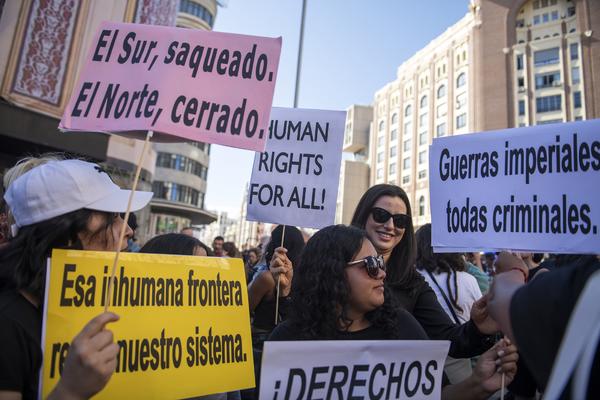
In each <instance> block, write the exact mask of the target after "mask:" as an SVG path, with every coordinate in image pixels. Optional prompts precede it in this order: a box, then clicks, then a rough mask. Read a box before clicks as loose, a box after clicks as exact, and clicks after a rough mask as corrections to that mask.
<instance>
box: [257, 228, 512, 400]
mask: <svg viewBox="0 0 600 400" xmlns="http://www.w3.org/2000/svg"><path fill="white" fill-rule="evenodd" d="M385 280H386V268H385V263H384V261H383V257H381V256H380V255H378V254H377V251H376V249H375V247H374V246H373V244H371V242H370V241H369V239H368V237H367V234H366V232H365V231H363V230H362V229H358V228H356V227H352V226H344V225H335V226H329V227H326V228H323V229H321V230H320V231H319V232H317V233H316V234H315V235H314V236H313V237H312V238H311V239H310V240H309V241H308V243H307V244H306V247H305V250H304V253H303V256H302V260H301V261H300V264H299V265H298V266H297V268H296V269H295V272H294V279H293V281H292V293H293V297H292V304H291V309H290V317H289V319H287V320H286V321H284V322H282V323H281V324H279V325H278V326H277V327H276V328H275V330H274V331H273V332H272V334H271V336H270V337H269V340H277V341H294V340H389V339H394V340H398V339H400V340H427V335H426V334H425V332H424V331H423V328H422V327H421V326H420V325H419V323H418V322H417V321H416V320H415V319H414V318H413V317H412V316H411V315H410V314H409V313H408V312H407V311H405V310H404V309H402V308H401V307H399V306H398V305H397V304H395V297H394V296H393V295H390V293H388V289H387V286H386V284H385ZM499 354H501V356H499ZM516 359H517V354H516V349H515V347H514V346H512V345H510V344H506V343H505V342H504V341H502V342H499V343H498V345H497V346H496V347H495V348H494V349H492V350H489V351H487V352H486V353H485V354H484V355H483V356H482V357H481V358H480V360H479V362H478V364H477V366H476V368H475V372H474V373H473V374H472V375H471V376H470V377H469V378H467V379H466V380H464V381H463V382H460V383H458V384H456V385H448V386H446V387H445V388H444V389H443V392H442V398H444V399H458V398H460V399H483V398H487V397H488V396H489V395H490V394H491V393H493V392H495V391H496V390H498V389H499V388H500V385H501V373H500V372H504V373H506V376H505V378H506V382H510V381H511V380H512V377H513V376H514V373H515V369H516ZM499 366H500V368H498V367H499Z"/></svg>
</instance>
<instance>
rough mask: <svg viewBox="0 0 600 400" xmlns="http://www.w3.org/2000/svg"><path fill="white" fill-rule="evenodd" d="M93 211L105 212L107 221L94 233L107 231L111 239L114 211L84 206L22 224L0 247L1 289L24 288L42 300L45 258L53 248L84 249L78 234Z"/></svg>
mask: <svg viewBox="0 0 600 400" xmlns="http://www.w3.org/2000/svg"><path fill="white" fill-rule="evenodd" d="M93 213H98V214H101V215H104V217H105V222H104V226H102V227H100V228H99V229H98V230H97V231H96V232H92V237H93V236H96V235H100V234H102V233H104V235H105V236H104V240H105V241H106V243H108V234H111V235H112V232H110V227H111V226H112V224H113V220H114V218H111V216H112V215H113V214H111V213H105V212H99V211H92V210H86V209H81V210H77V211H72V212H70V213H67V214H64V215H59V216H57V217H54V218H51V219H49V220H46V221H42V222H38V223H36V224H33V225H29V226H24V227H22V228H20V229H19V233H18V234H17V236H15V237H14V238H12V239H11V240H10V241H9V242H8V244H7V245H6V246H5V247H3V248H2V249H1V250H0V289H2V290H4V289H16V290H25V291H26V292H28V293H30V294H32V295H33V296H35V297H36V299H37V300H39V301H40V302H43V301H44V286H45V283H46V260H47V258H48V257H50V255H51V253H52V249H66V248H70V249H79V250H80V249H82V248H83V247H82V245H81V241H80V239H79V237H78V234H79V233H81V232H85V231H86V230H87V224H88V221H89V219H90V217H91V216H92V214H93Z"/></svg>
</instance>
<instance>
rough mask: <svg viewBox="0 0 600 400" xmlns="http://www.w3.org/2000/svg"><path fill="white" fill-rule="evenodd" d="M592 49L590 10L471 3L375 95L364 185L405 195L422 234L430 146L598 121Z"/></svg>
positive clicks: (599, 57) (538, 2) (489, 0)
mask: <svg viewBox="0 0 600 400" xmlns="http://www.w3.org/2000/svg"><path fill="white" fill-rule="evenodd" d="M598 39H600V2H598V1H593V0H527V1H525V0H523V1H517V0H504V1H503V0H476V1H472V2H471V4H470V5H469V11H468V13H467V14H466V15H465V16H464V17H463V18H462V19H461V20H460V21H458V22H457V23H456V24H454V25H453V26H451V27H450V28H448V29H447V30H446V31H445V32H444V33H442V34H441V35H440V36H438V37H437V38H436V39H434V40H433V41H431V42H430V43H429V44H428V45H427V46H425V47H424V48H423V49H422V50H420V51H418V52H417V53H416V54H415V55H414V56H413V57H411V58H410V59H408V60H407V61H406V62H404V63H403V64H402V65H400V67H399V68H398V71H397V78H396V79H395V80H394V81H393V82H390V83H388V84H387V85H385V86H384V87H383V88H381V89H380V90H378V91H377V92H376V93H375V96H374V102H373V119H372V129H371V132H370V140H369V146H370V148H369V151H368V164H369V166H370V175H369V184H370V185H374V184H378V183H393V184H396V185H399V186H401V187H402V188H404V189H405V190H406V192H407V194H408V197H409V200H410V202H411V205H412V212H413V218H414V223H415V226H420V225H423V224H425V223H427V222H430V221H431V216H430V210H429V161H428V160H429V154H428V147H429V145H430V144H431V141H432V139H433V138H435V137H441V136H446V135H459V134H464V133H470V132H484V131H488V130H495V129H505V128H514V127H523V126H531V125H537V124H546V123H557V122H568V121H575V120H581V119H591V118H598V117H599V116H600V103H599V101H600V87H599V86H598V85H599V84H600V82H598V81H599V80H600V75H598V74H595V75H594V73H593V71H592V65H594V64H595V63H598V62H600V41H599V40H598Z"/></svg>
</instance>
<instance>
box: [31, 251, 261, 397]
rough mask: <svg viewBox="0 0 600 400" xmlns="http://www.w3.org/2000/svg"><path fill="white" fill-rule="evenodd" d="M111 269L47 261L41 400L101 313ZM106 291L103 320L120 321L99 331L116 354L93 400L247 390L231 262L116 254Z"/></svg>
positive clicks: (246, 346)
mask: <svg viewBox="0 0 600 400" xmlns="http://www.w3.org/2000/svg"><path fill="white" fill-rule="evenodd" d="M113 259H114V253H111V252H89V251H75V250H54V251H53V252H52V258H51V260H50V263H49V268H48V272H47V278H46V282H47V283H46V307H45V315H44V328H43V338H42V341H43V348H44V363H43V368H42V377H41V380H42V391H41V393H42V396H43V397H44V398H45V397H46V396H47V395H48V393H50V391H51V390H52V388H53V387H54V386H55V385H56V383H57V382H58V379H59V377H60V371H61V366H62V362H63V361H64V359H65V357H66V354H67V350H68V347H69V343H70V342H71V340H72V339H73V337H75V335H77V333H79V331H80V330H81V329H82V328H83V326H84V325H85V324H86V323H87V322H88V321H89V320H90V319H92V318H93V317H95V316H96V315H98V314H100V313H102V311H103V308H104V301H105V300H104V299H105V294H106V292H107V288H108V282H109V279H110V273H111V267H112V261H113ZM109 266H111V267H109ZM113 282H114V289H113V290H114V291H113V296H112V300H111V307H110V310H111V311H113V312H115V313H117V314H119V316H120V317H121V318H120V320H119V321H118V322H116V323H113V324H110V325H109V326H108V327H109V329H110V330H112V331H113V333H114V338H115V342H116V343H118V344H119V347H120V351H119V356H118V365H117V369H116V372H115V373H114V374H113V376H112V378H111V379H110V382H109V383H108V385H107V386H106V387H105V388H104V390H103V391H101V392H100V393H99V394H98V395H97V396H96V397H97V398H99V399H114V398H161V399H164V398H186V397H193V396H199V395H203V394H211V393H221V392H227V391H232V390H237V389H243V388H249V387H253V386H254V367H253V361H252V340H251V336H250V317H249V312H248V294H247V290H246V280H245V277H244V268H243V265H242V261H241V260H240V259H235V258H214V257H192V256H171V255H157V254H138V253H125V254H121V257H120V259H119V266H118V268H117V273H116V277H115V280H114V281H113Z"/></svg>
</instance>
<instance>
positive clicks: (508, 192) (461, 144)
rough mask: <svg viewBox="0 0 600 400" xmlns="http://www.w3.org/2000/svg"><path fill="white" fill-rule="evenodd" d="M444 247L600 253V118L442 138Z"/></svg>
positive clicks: (433, 158)
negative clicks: (599, 225) (599, 226)
mask: <svg viewBox="0 0 600 400" xmlns="http://www.w3.org/2000/svg"><path fill="white" fill-rule="evenodd" d="M429 154H430V158H429V170H430V175H431V178H430V192H431V220H432V225H433V227H434V229H433V230H432V244H433V246H434V248H435V250H436V251H437V252H444V251H468V250H481V249H498V250H499V249H513V250H527V251H538V252H547V251H551V252H554V253H584V254H585V253H600V237H599V234H600V229H599V228H598V224H599V223H600V120H592V121H579V122H573V123H564V124H552V125H540V126H535V127H530V128H519V129H507V130H502V131H493V132H485V133H479V134H472V135H461V136H454V137H448V138H440V139H436V140H434V142H433V145H432V146H431V148H430V152H429Z"/></svg>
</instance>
